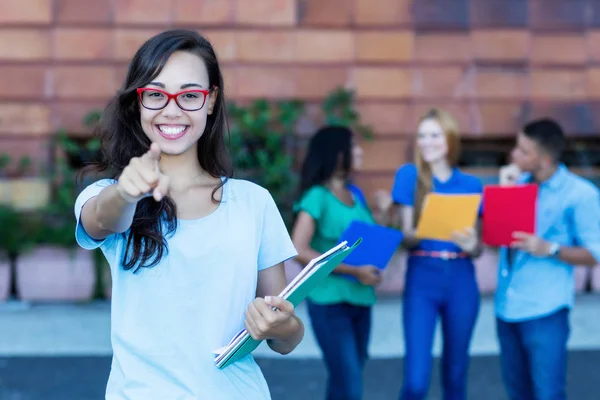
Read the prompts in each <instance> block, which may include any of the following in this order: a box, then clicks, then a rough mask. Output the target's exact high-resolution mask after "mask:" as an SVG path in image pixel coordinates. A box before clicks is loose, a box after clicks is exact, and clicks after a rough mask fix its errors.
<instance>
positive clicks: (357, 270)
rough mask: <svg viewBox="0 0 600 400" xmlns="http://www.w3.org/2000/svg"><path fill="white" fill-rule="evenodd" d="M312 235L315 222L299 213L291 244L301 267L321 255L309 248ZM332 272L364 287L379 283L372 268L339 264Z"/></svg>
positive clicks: (376, 273) (306, 214)
mask: <svg viewBox="0 0 600 400" xmlns="http://www.w3.org/2000/svg"><path fill="white" fill-rule="evenodd" d="M314 234H315V220H314V219H313V217H311V216H310V214H309V213H307V212H304V211H300V213H298V217H297V218H296V223H295V224H294V228H293V230H292V242H293V243H294V246H295V247H296V250H297V251H298V256H297V257H296V260H298V261H299V262H300V263H301V264H302V265H306V264H308V263H309V262H310V260H312V259H313V258H317V257H319V256H320V255H321V253H319V252H318V251H315V250H314V249H312V248H311V247H310V242H311V240H312V237H313V235H314ZM333 272H334V273H336V274H345V275H351V276H354V277H355V278H357V279H358V280H359V281H360V282H361V283H363V284H364V285H377V284H378V283H379V282H380V281H381V276H380V274H379V272H378V271H377V268H376V267H372V266H361V267H353V266H350V265H347V264H340V265H338V266H337V267H336V268H335V269H334V270H333Z"/></svg>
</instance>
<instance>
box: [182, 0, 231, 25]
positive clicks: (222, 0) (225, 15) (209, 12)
mask: <svg viewBox="0 0 600 400" xmlns="http://www.w3.org/2000/svg"><path fill="white" fill-rule="evenodd" d="M174 1H175V4H174V20H175V22H179V23H186V24H194V25H218V24H223V23H228V22H231V21H232V19H233V2H232V1H231V0H174Z"/></svg>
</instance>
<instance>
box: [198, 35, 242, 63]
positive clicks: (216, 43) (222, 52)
mask: <svg viewBox="0 0 600 400" xmlns="http://www.w3.org/2000/svg"><path fill="white" fill-rule="evenodd" d="M201 33H202V35H204V37H206V38H207V39H208V40H209V41H210V43H211V44H212V46H213V49H214V50H215V53H217V57H218V59H219V61H220V62H224V61H232V60H235V58H236V54H237V46H236V33H235V32H234V31H228V30H214V31H208V30H206V31H202V32H201Z"/></svg>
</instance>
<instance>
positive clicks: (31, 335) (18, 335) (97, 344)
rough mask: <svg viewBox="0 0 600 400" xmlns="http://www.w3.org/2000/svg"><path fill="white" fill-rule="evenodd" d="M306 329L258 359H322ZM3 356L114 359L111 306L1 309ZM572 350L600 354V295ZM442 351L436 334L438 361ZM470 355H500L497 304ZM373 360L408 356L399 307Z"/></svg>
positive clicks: (386, 307)
mask: <svg viewBox="0 0 600 400" xmlns="http://www.w3.org/2000/svg"><path fill="white" fill-rule="evenodd" d="M297 313H298V315H299V316H300V317H301V318H302V320H303V321H304V323H305V324H306V327H307V329H306V335H305V338H304V340H303V341H302V343H301V344H300V345H299V346H298V347H297V348H296V350H294V352H292V353H291V354H289V355H286V356H281V355H278V354H276V353H274V352H272V351H270V350H269V349H268V348H267V347H266V346H265V345H261V346H260V347H259V348H258V349H257V350H256V351H255V355H256V356H257V357H261V358H285V359H297V358H301V359H302V358H319V357H320V351H319V349H318V347H317V345H316V343H315V339H314V336H313V334H312V330H311V329H310V320H309V318H308V316H307V313H306V308H305V306H304V304H301V305H300V306H299V307H298V309H297ZM0 327H1V329H0V356H27V355H29V356H35V355H37V356H41V355H43V356H75V355H87V356H91V355H94V356H103V355H104V356H105V355H110V354H112V351H111V345H110V304H109V303H107V302H93V303H85V304H33V305H28V304H24V303H20V302H14V303H5V304H2V305H0ZM569 349H571V350H595V349H596V350H600V295H598V294H586V295H580V296H578V297H577V300H576V305H575V307H574V309H573V311H572V313H571V336H570V340H569ZM440 351H441V335H440V332H439V326H438V331H437V333H436V338H435V342H434V355H436V356H438V355H439V354H440ZM471 354H472V355H496V354H498V344H497V341H496V335H495V322H494V312H493V299H492V298H491V297H485V298H483V299H482V304H481V310H480V313H479V318H478V321H477V325H476V327H475V333H474V336H473V340H472V344H471ZM370 355H371V357H372V358H397V357H402V356H403V355H404V341H403V335H402V331H401V301H400V299H399V298H382V299H380V301H379V302H378V303H377V305H376V306H375V307H374V310H373V323H372V339H371V343H370Z"/></svg>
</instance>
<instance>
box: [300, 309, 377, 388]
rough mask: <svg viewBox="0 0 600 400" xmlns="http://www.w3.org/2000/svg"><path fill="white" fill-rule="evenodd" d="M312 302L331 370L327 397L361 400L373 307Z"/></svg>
mask: <svg viewBox="0 0 600 400" xmlns="http://www.w3.org/2000/svg"><path fill="white" fill-rule="evenodd" d="M307 303H308V313H309V315H310V319H311V323H312V328H313V332H314V334H315V337H316V339H317V343H318V344H319V347H320V348H321V352H322V353H323V358H324V361H325V365H326V366H327V370H328V372H329V376H328V380H327V396H326V399H327V400H361V399H362V397H363V368H364V366H365V362H366V361H367V347H368V344H369V333H370V331H371V307H362V306H355V305H352V304H347V303H341V304H331V305H319V304H315V303H313V302H311V301H307Z"/></svg>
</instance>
